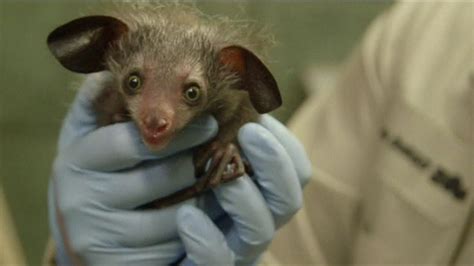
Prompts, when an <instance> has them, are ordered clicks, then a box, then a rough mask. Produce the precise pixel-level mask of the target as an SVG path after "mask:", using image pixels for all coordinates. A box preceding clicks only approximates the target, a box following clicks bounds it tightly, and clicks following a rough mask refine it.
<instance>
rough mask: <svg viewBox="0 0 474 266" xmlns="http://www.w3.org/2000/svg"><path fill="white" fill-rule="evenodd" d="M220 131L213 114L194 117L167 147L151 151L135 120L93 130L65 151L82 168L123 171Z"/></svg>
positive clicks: (198, 142) (193, 144)
mask: <svg viewBox="0 0 474 266" xmlns="http://www.w3.org/2000/svg"><path fill="white" fill-rule="evenodd" d="M216 133H217V122H216V121H215V119H214V118H212V117H210V116H206V117H200V118H198V119H195V120H193V121H192V122H191V123H190V125H188V126H187V127H185V128H184V129H183V130H182V131H180V132H179V133H178V134H177V135H176V137H175V138H174V139H173V141H171V142H170V144H169V145H168V146H166V147H165V148H163V149H162V150H161V151H159V152H154V153H152V152H151V151H149V150H148V148H147V147H146V146H145V144H144V143H143V142H142V140H141V136H140V133H139V131H138V129H137V128H136V126H135V125H134V124H133V123H132V122H128V123H120V124H113V125H110V126H106V127H102V128H99V129H97V130H95V131H93V132H90V133H89V134H87V135H86V136H84V137H83V138H81V139H79V140H78V141H75V142H74V143H73V144H72V145H70V146H69V147H68V149H67V150H66V151H65V154H67V155H68V156H69V157H68V158H69V162H70V163H71V164H73V165H74V166H75V167H77V168H79V169H87V170H94V171H116V170H123V169H126V168H129V167H132V166H134V165H136V164H137V163H139V162H142V161H144V160H150V159H160V158H164V157H167V156H169V155H171V154H175V153H178V152H180V151H182V150H185V149H188V148H191V147H194V146H196V145H199V144H201V143H204V142H205V141H207V140H209V139H210V138H212V137H213V136H214V135H215V134H216Z"/></svg>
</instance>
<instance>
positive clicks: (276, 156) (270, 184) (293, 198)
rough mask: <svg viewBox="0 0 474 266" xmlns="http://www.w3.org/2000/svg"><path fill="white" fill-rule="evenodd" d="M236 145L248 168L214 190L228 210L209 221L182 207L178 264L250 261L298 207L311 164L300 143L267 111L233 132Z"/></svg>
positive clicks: (192, 210) (179, 212)
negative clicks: (181, 248)
mask: <svg viewBox="0 0 474 266" xmlns="http://www.w3.org/2000/svg"><path fill="white" fill-rule="evenodd" d="M238 138H239V143H240V146H241V147H242V150H243V152H244V155H245V157H246V158H247V159H248V161H249V162H250V164H251V165H252V168H253V170H254V177H253V178H252V179H250V178H249V177H248V176H243V177H240V178H239V179H237V180H236V181H234V182H232V183H228V184H222V185H221V186H219V187H217V188H215V189H214V194H215V196H216V199H217V202H218V203H219V204H220V206H221V207H222V208H223V209H224V211H225V212H226V213H227V214H228V216H227V217H223V219H219V220H217V221H215V222H213V221H212V220H211V219H210V218H209V217H208V216H207V215H206V214H205V213H204V212H202V211H201V210H199V209H197V208H195V207H192V206H188V205H186V206H183V207H181V208H180V209H179V210H178V218H177V221H178V223H177V224H178V230H179V233H180V236H181V238H182V241H183V243H184V246H185V248H186V252H187V258H186V260H185V261H184V263H183V264H184V265H195V264H197V265H234V264H236V265H248V264H254V263H255V262H256V261H257V260H258V258H259V257H260V255H261V254H262V253H263V251H265V249H266V248H267V246H268V245H269V243H270V242H271V240H272V238H273V235H274V233H275V230H276V229H278V228H279V227H281V226H282V225H284V224H285V223H287V222H288V221H289V220H290V218H291V217H292V216H293V215H294V214H295V213H296V212H297V210H298V209H299V208H300V207H301V205H302V188H303V187H304V185H305V184H306V183H307V182H308V181H309V178H310V176H311V164H310V162H309V159H308V158H307V156H306V153H305V152H304V149H303V147H302V145H301V144H300V142H299V141H298V140H297V139H296V138H295V137H294V136H293V135H292V134H291V133H290V132H289V131H288V130H287V128H286V127H285V126H283V125H282V124H280V123H279V122H278V121H277V120H276V119H274V118H272V117H271V116H269V115H264V116H262V118H261V120H260V122H259V124H255V123H249V124H247V125H245V126H244V127H242V128H241V129H240V132H239V137H238Z"/></svg>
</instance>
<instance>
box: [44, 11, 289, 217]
mask: <svg viewBox="0 0 474 266" xmlns="http://www.w3.org/2000/svg"><path fill="white" fill-rule="evenodd" d="M258 39H259V36H258V32H256V31H255V30H254V29H252V28H249V27H245V26H242V25H241V24H238V23H236V24H233V23H231V22H229V21H228V20H225V19H221V18H209V17H206V16H205V15H203V14H201V13H199V11H197V10H195V9H194V8H192V7H189V6H183V5H159V4H143V3H142V4H122V5H121V6H119V7H117V10H116V11H115V12H114V13H113V15H111V16H102V15H101V16H87V17H82V18H79V19H76V20H73V21H71V22H69V23H67V24H65V25H62V26H60V27H58V28H57V29H55V30H54V31H53V32H52V33H51V34H50V35H49V36H48V46H49V48H50V50H51V52H52V53H53V55H54V56H55V57H56V59H57V60H58V61H59V62H60V63H61V64H62V65H63V66H64V67H65V68H67V69H69V70H71V71H74V72H78V73H93V72H99V71H105V70H107V71H109V72H111V73H112V76H113V80H112V81H110V82H109V83H108V84H105V85H104V87H103V90H102V92H101V93H100V95H99V96H97V99H96V100H95V104H94V106H95V109H96V110H95V111H96V113H97V121H98V124H99V125H101V126H106V125H108V124H112V123H117V122H123V121H127V120H130V119H131V120H133V121H134V122H135V124H136V125H137V127H138V128H139V130H140V132H141V136H142V139H143V142H144V143H145V144H146V145H147V147H148V148H149V149H151V150H154V151H158V150H160V149H162V148H163V147H165V146H166V145H167V144H168V143H169V142H170V141H172V139H173V137H174V136H175V135H176V134H177V132H179V131H180V130H181V129H183V127H185V126H186V125H187V124H188V123H189V122H190V121H191V120H192V119H194V118H195V117H197V116H201V115H205V114H210V115H212V116H214V117H215V118H216V120H217V121H218V125H219V132H218V134H217V136H216V137H215V138H214V139H213V140H212V141H210V142H209V143H206V144H204V145H201V146H200V147H198V148H197V149H196V151H195V152H194V164H195V169H196V170H195V173H196V177H198V181H197V182H196V184H195V185H193V186H191V187H189V188H185V189H183V190H181V191H178V192H176V193H174V194H172V195H168V196H167V197H165V198H161V199H158V200H156V201H154V202H152V203H150V204H147V206H146V207H154V208H162V207H166V206H169V205H171V204H174V203H177V202H180V201H182V200H186V199H189V198H191V197H194V196H196V195H198V194H199V193H202V192H204V191H206V190H207V189H209V188H212V187H215V186H217V185H218V184H220V183H222V182H227V181H230V180H233V179H235V178H237V177H239V176H241V175H242V174H243V173H244V171H245V169H246V167H244V163H243V162H242V159H241V157H240V155H239V150H238V148H237V147H238V146H236V145H237V142H236V136H237V133H238V130H239V128H240V127H241V126H242V125H243V124H245V123H247V122H251V121H256V120H257V119H258V114H259V113H260V114H261V113H267V112H270V111H272V110H274V109H275V108H277V107H279V106H280V105H281V96H280V93H279V89H278V86H277V83H276V81H275V79H274V78H273V76H272V74H271V73H270V71H269V70H268V69H267V67H266V66H265V65H264V64H263V63H262V61H261V60H260V59H259V58H258V57H257V56H256V55H255V54H254V53H253V52H252V51H251V50H250V49H251V46H252V43H257V42H258ZM260 39H261V38H260ZM209 159H212V160H211V161H210V162H211V163H210V165H207V164H208V161H209ZM247 169H249V167H247Z"/></svg>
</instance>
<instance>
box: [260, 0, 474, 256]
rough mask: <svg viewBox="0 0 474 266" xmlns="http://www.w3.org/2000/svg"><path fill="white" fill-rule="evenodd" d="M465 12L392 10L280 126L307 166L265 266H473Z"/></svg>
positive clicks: (473, 147) (415, 7)
mask: <svg viewBox="0 0 474 266" xmlns="http://www.w3.org/2000/svg"><path fill="white" fill-rule="evenodd" d="M473 49H474V3H473V2H470V1H464V2H461V1H456V2H455V1H452V2H451V3H447V2H436V3H430V2H410V3H398V4H397V5H395V6H394V7H392V8H391V9H390V10H389V11H388V12H386V13H384V14H383V15H382V16H380V17H379V18H378V19H377V20H376V21H375V22H374V23H373V24H372V25H371V27H370V28H369V30H368V32H367V33H366V35H365V37H364V39H363V41H362V42H361V44H360V45H359V47H358V48H357V49H356V50H355V51H354V54H353V56H352V57H351V60H349V63H348V64H347V65H346V67H345V68H344V71H343V72H342V76H341V79H340V81H339V82H338V85H337V86H336V89H334V90H331V91H330V92H329V93H327V94H323V95H320V94H318V95H315V96H314V97H312V98H310V99H309V100H308V101H307V102H306V103H305V104H304V106H303V107H302V108H301V109H300V110H299V112H297V114H296V115H295V117H294V119H293V120H292V121H291V123H290V127H291V128H292V130H293V131H294V132H295V133H296V135H297V136H298V137H299V138H300V139H301V141H302V142H303V144H304V145H305V147H306V149H307V152H308V154H309V156H310V158H311V160H312V163H313V172H314V175H313V177H312V180H311V182H310V183H309V185H308V186H307V188H306V189H305V204H304V208H303V209H302V210H301V211H300V212H299V213H298V214H297V216H296V218H295V219H293V221H292V222H291V223H290V224H288V225H287V226H286V227H284V228H283V229H282V230H281V231H280V232H278V234H277V236H276V238H275V240H274V242H273V243H272V246H271V248H270V251H269V253H268V254H267V255H266V257H265V258H264V262H265V263H267V264H291V265H295V264H300V265H301V264H307V265H317V264H330V265H337V264H343V265H344V264H361V265H368V264H372V265H382V264H385V265H387V264H391V265H393V264H411V265H412V264H417V265H420V264H423V265H448V264H449V265H473V264H474V195H473V194H474V173H473V166H474V159H473V158H474V156H473V153H474V131H473V127H474V125H473V115H474V109H473V102H474V72H473V70H474V67H473V66H474V56H473Z"/></svg>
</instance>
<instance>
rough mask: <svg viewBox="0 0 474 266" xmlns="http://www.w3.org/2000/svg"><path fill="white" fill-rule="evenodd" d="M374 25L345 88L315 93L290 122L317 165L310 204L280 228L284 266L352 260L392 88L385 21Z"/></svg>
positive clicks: (346, 74)
mask: <svg viewBox="0 0 474 266" xmlns="http://www.w3.org/2000/svg"><path fill="white" fill-rule="evenodd" d="M388 15H389V14H385V15H384V16H381V17H379V18H378V20H377V21H375V23H373V24H372V26H371V27H370V29H369V31H368V33H367V34H366V36H365V38H364V40H363V42H362V43H361V45H360V46H359V47H358V48H357V49H355V51H354V52H353V55H352V56H351V58H350V60H349V61H348V62H347V64H346V65H345V67H344V69H343V71H342V73H341V74H342V76H341V78H340V80H339V82H338V84H337V87H336V88H335V89H333V90H332V91H330V92H329V93H327V94H324V95H315V96H313V97H312V98H310V99H309V100H308V101H307V102H306V103H305V104H304V105H303V106H302V108H301V109H300V110H299V111H298V112H297V114H296V115H295V116H294V117H295V118H294V119H293V120H292V121H291V122H290V128H291V129H292V131H293V132H294V133H295V134H296V135H297V137H298V138H299V139H300V140H301V141H302V143H303V145H304V146H305V148H306V150H307V152H308V154H309V156H310V159H311V161H312V163H313V176H312V179H311V182H310V183H309V184H308V186H307V188H306V189H305V202H304V208H303V209H302V210H301V211H300V212H299V213H298V214H297V216H296V218H295V219H294V220H293V221H292V222H291V223H290V224H288V225H287V226H285V227H284V228H283V229H282V230H281V231H280V232H278V234H277V236H276V238H275V241H274V242H273V243H272V246H271V248H270V254H271V255H270V256H271V258H272V259H273V260H274V261H278V263H282V264H311V265H316V264H319V265H321V264H347V263H349V261H350V254H351V245H352V243H353V240H354V232H355V231H356V230H354V227H355V226H357V224H356V223H357V220H358V219H357V215H358V204H359V202H360V198H361V193H363V192H364V178H365V177H366V176H367V174H368V173H367V172H366V169H368V168H369V167H368V166H370V163H371V161H372V157H373V156H374V152H373V145H374V139H378V135H379V134H380V126H379V124H380V121H381V119H383V116H384V111H385V110H386V105H387V101H386V99H387V98H388V97H390V92H389V91H384V90H383V89H382V88H384V84H383V80H386V79H388V78H390V77H382V75H383V73H387V72H388V70H387V69H386V68H387V67H388V65H387V64H386V63H385V61H384V60H386V59H385V58H384V57H382V56H381V55H382V54H384V55H386V54H389V53H387V51H383V49H384V46H383V43H384V41H386V40H384V38H385V30H386V29H385V27H386V24H385V23H384V22H385V20H386V19H387V16H388Z"/></svg>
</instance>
